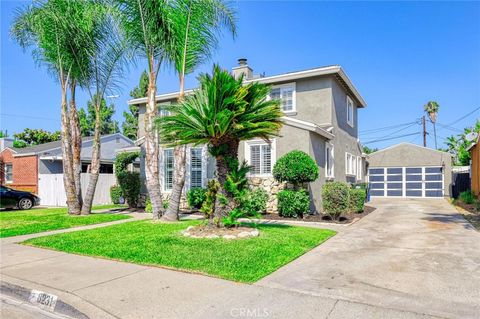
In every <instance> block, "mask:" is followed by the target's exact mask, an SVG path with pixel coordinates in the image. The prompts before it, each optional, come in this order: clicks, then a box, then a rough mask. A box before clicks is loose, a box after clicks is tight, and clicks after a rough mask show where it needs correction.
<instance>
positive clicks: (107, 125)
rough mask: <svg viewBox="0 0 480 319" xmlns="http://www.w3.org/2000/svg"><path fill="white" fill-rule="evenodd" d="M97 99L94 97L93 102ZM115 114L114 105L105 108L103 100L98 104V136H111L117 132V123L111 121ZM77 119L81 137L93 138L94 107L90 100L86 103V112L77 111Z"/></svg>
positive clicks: (83, 110)
mask: <svg viewBox="0 0 480 319" xmlns="http://www.w3.org/2000/svg"><path fill="white" fill-rule="evenodd" d="M96 99H97V97H96V96H94V98H93V100H96ZM114 114H115V105H113V104H110V106H107V102H106V101H105V98H103V99H101V102H100V135H106V134H113V133H117V132H118V122H117V121H115V120H114V119H113V115H114ZM78 117H79V120H80V128H81V132H82V136H93V133H94V131H95V119H96V113H95V105H94V104H93V103H92V100H90V101H88V102H87V111H85V109H80V111H78Z"/></svg>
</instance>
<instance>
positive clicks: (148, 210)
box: [145, 198, 168, 213]
mask: <svg viewBox="0 0 480 319" xmlns="http://www.w3.org/2000/svg"><path fill="white" fill-rule="evenodd" d="M163 208H164V209H167V208H168V199H164V200H163ZM145 212H146V213H153V207H152V201H151V200H150V198H147V201H146V203H145Z"/></svg>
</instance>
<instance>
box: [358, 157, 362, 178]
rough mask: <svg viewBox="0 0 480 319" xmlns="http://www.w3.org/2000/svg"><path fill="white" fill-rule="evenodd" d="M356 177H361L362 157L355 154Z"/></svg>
mask: <svg viewBox="0 0 480 319" xmlns="http://www.w3.org/2000/svg"><path fill="white" fill-rule="evenodd" d="M357 179H358V180H361V179H362V157H361V156H357Z"/></svg>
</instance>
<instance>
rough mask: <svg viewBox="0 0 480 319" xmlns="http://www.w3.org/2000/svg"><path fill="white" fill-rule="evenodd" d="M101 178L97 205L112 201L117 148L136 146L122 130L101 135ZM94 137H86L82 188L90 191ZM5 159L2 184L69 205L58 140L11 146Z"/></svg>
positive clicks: (46, 201)
mask: <svg viewBox="0 0 480 319" xmlns="http://www.w3.org/2000/svg"><path fill="white" fill-rule="evenodd" d="M100 141H101V148H100V150H101V159H100V161H101V165H100V177H99V181H98V183H97V189H96V191H95V197H94V204H106V203H110V186H112V185H114V184H115V176H114V174H113V162H114V160H115V152H116V150H117V149H120V148H124V147H127V146H131V145H133V144H134V143H133V141H131V140H130V139H128V138H127V137H125V136H123V135H122V134H120V133H116V134H110V135H104V136H102V137H101V140H100ZM92 145H93V138H92V137H84V138H83V139H82V150H81V154H80V156H81V160H82V173H84V174H82V177H81V178H82V186H83V188H82V191H84V192H85V191H86V188H87V184H88V177H89V174H88V173H89V172H90V162H91V154H92ZM0 161H1V162H3V168H4V170H3V174H1V175H0V181H1V184H2V185H5V186H8V187H12V188H15V189H20V190H26V191H30V192H33V193H35V194H38V196H39V197H40V199H41V203H42V205H51V206H66V197H65V191H64V186H63V163H62V149H61V142H60V141H55V142H50V143H45V144H40V145H35V146H31V147H25V148H13V147H7V148H5V149H4V150H3V151H1V152H0Z"/></svg>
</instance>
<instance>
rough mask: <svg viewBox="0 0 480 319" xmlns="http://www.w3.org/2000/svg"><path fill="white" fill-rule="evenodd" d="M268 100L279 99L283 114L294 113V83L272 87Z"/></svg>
mask: <svg viewBox="0 0 480 319" xmlns="http://www.w3.org/2000/svg"><path fill="white" fill-rule="evenodd" d="M270 98H271V99H279V100H280V101H281V105H280V107H281V109H282V111H283V112H285V113H291V112H295V111H296V105H295V104H296V103H295V83H288V84H283V85H277V86H274V87H273V88H272V90H271V91H270Z"/></svg>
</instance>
